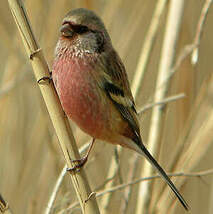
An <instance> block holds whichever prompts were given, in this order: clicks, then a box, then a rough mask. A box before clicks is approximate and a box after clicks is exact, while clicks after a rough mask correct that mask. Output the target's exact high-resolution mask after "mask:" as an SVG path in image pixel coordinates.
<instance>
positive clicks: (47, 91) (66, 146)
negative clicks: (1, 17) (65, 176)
mask: <svg viewBox="0 0 213 214" xmlns="http://www.w3.org/2000/svg"><path fill="white" fill-rule="evenodd" d="M8 3H9V6H10V9H11V12H12V15H13V17H14V19H15V22H16V24H17V27H18V29H19V32H20V34H21V37H22V40H23V43H24V46H25V49H26V52H27V55H28V56H29V57H30V59H31V63H32V67H33V70H34V74H35V77H36V80H39V79H40V78H42V77H44V76H48V75H49V69H48V65H47V63H46V61H45V59H44V56H43V53H42V51H41V50H40V49H39V46H38V44H37V42H36V40H35V37H34V35H33V33H32V30H31V27H30V24H29V21H28V18H27V15H26V12H25V10H24V6H23V4H22V2H21V1H18V0H8ZM39 86H40V90H41V93H42V95H43V98H44V101H45V103H46V106H47V109H48V112H49V114H50V118H51V120H52V122H53V126H54V128H55V131H56V134H57V136H58V139H59V143H60V146H61V149H62V151H63V154H64V158H65V160H66V163H67V166H68V167H73V166H74V163H73V162H71V161H70V160H73V159H78V158H79V157H80V155H79V153H78V149H77V146H76V143H75V140H74V137H73V134H72V131H71V128H70V126H69V122H68V119H67V117H65V116H64V112H63V110H62V108H61V105H60V101H59V99H58V96H57V94H56V91H55V89H54V86H53V84H52V83H51V84H49V83H47V84H39ZM71 180H72V182H73V185H74V188H75V190H76V194H77V196H78V199H79V202H80V205H81V209H82V212H83V213H88V214H90V213H91V214H95V213H99V209H98V206H97V202H96V200H95V198H94V197H92V198H90V200H87V199H88V197H89V195H90V193H91V189H90V187H89V184H88V181H87V178H86V175H85V173H84V171H83V170H81V171H80V172H79V173H77V174H71Z"/></svg>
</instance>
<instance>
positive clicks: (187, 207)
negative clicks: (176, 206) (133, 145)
mask: <svg viewBox="0 0 213 214" xmlns="http://www.w3.org/2000/svg"><path fill="white" fill-rule="evenodd" d="M140 149H141V153H142V154H143V155H144V156H145V157H146V158H147V160H148V161H149V162H150V163H151V164H152V166H154V167H155V169H156V170H157V171H158V173H159V174H160V176H161V177H162V178H163V179H164V180H165V181H166V183H167V184H168V185H169V186H170V188H171V189H172V191H173V192H174V194H175V195H176V196H177V198H178V199H179V201H180V202H181V204H182V205H183V207H184V208H185V209H186V210H189V206H188V204H187V203H186V201H185V200H184V198H183V197H182V196H181V194H180V193H179V191H178V190H177V188H176V187H175V185H174V184H173V183H172V181H171V180H170V178H169V177H168V175H167V174H166V172H165V171H164V170H163V169H162V167H161V166H160V165H159V164H158V162H157V161H156V160H155V159H154V158H153V157H152V155H151V154H150V153H149V151H148V150H147V149H146V148H145V146H144V145H143V144H140Z"/></svg>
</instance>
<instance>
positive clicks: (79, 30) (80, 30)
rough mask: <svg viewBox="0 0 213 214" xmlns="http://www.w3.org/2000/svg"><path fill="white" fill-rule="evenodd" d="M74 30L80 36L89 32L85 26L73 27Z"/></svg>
mask: <svg viewBox="0 0 213 214" xmlns="http://www.w3.org/2000/svg"><path fill="white" fill-rule="evenodd" d="M72 29H73V30H74V31H75V32H76V33H78V34H83V33H86V32H88V31H89V29H88V27H86V26H83V25H74V26H72Z"/></svg>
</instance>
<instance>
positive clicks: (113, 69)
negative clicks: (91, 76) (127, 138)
mask: <svg viewBox="0 0 213 214" xmlns="http://www.w3.org/2000/svg"><path fill="white" fill-rule="evenodd" d="M98 64H99V66H101V67H100V69H101V70H102V71H104V72H100V73H101V75H102V76H101V79H102V81H101V87H102V88H103V89H104V91H105V93H106V94H107V96H108V97H109V98H110V99H111V101H112V102H113V104H114V105H115V107H116V109H117V110H118V111H119V112H120V114H121V115H122V117H123V118H124V119H125V120H126V121H127V123H128V124H129V127H130V128H131V130H132V132H133V140H134V141H135V142H136V143H137V144H141V137H140V129H139V124H138V119H137V112H136V110H135V103H134V99H133V96H132V93H131V90H130V86H129V81H128V77H127V73H126V70H125V67H124V65H123V63H122V62H121V59H120V57H119V56H118V55H117V53H116V52H115V51H114V50H111V51H110V52H102V54H101V56H100V63H98Z"/></svg>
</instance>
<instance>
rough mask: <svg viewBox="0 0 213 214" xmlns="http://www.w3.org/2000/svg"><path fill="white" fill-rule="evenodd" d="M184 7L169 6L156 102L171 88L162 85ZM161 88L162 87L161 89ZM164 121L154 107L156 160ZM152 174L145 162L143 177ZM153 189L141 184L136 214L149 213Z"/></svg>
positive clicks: (152, 144) (151, 147)
mask: <svg viewBox="0 0 213 214" xmlns="http://www.w3.org/2000/svg"><path fill="white" fill-rule="evenodd" d="M183 6H184V1H183V0H179V1H176V0H171V2H170V5H169V13H168V17H167V23H166V31H165V36H164V41H163V47H162V53H161V59H160V65H159V72H158V77H157V83H156V91H155V95H154V102H159V101H160V100H162V99H164V98H165V96H166V94H167V91H168V88H169V83H170V82H167V84H164V85H162V83H164V81H165V80H166V79H167V77H168V76H169V74H170V69H171V68H172V63H173V61H174V57H175V47H176V41H177V38H178V35H179V28H180V23H181V20H182V14H183V8H184V7H183ZM159 86H161V87H160V88H159ZM164 119H165V108H162V107H161V106H156V107H154V108H153V111H152V116H151V125H150V132H149V136H148V149H149V151H150V152H151V153H152V154H153V155H154V157H156V158H157V155H158V153H159V150H160V146H161V138H162V133H163V127H164V126H163V125H164ZM152 173H153V168H152V166H151V165H150V164H149V163H148V162H145V165H144V168H143V170H142V171H141V176H144V175H145V176H150V175H152ZM151 189H152V183H151V182H148V183H141V185H140V187H139V194H138V200H137V209H136V214H141V213H149V205H150V199H151Z"/></svg>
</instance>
